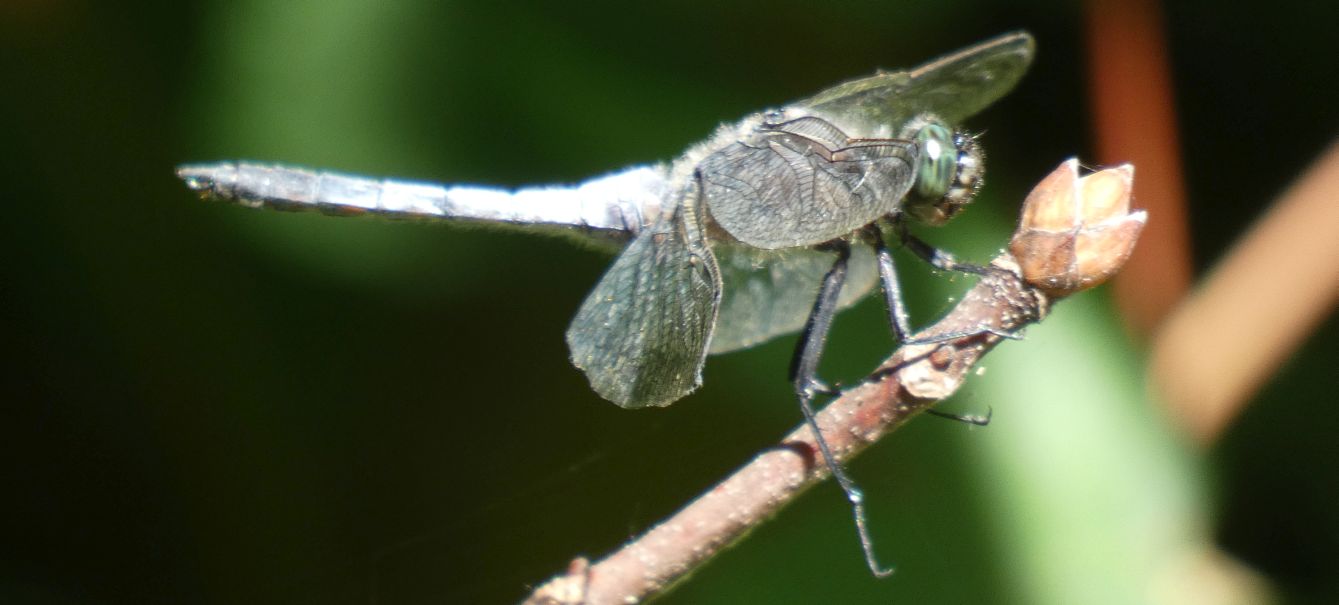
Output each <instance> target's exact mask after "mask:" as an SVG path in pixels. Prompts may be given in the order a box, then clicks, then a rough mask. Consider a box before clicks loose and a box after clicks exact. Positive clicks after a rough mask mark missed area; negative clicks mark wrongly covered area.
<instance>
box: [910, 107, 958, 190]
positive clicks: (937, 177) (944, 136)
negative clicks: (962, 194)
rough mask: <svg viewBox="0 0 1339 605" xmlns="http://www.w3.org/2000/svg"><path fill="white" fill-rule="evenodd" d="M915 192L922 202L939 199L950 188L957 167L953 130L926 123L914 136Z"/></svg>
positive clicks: (956, 151)
mask: <svg viewBox="0 0 1339 605" xmlns="http://www.w3.org/2000/svg"><path fill="white" fill-rule="evenodd" d="M916 149H917V150H918V151H920V159H919V160H918V161H917V163H916V193H917V194H919V195H920V196H921V197H924V198H926V199H935V198H940V197H943V196H944V195H945V194H947V193H948V190H949V187H951V186H952V185H953V179H954V176H955V175H954V173H955V172H956V171H957V167H958V149H957V147H955V146H954V145H953V131H951V130H949V129H948V128H946V127H944V126H943V125H941V124H926V125H925V127H924V128H921V129H920V131H919V132H917V133H916Z"/></svg>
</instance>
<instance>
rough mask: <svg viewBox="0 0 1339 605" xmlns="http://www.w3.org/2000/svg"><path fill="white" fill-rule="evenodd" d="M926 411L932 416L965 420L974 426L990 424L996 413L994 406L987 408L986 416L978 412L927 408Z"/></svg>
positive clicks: (959, 420) (964, 421)
mask: <svg viewBox="0 0 1339 605" xmlns="http://www.w3.org/2000/svg"><path fill="white" fill-rule="evenodd" d="M925 412H926V413H927V414H930V415H931V416H938V417H940V418H947V419H949V420H956V421H958V422H963V423H966V424H971V425H974V426H988V425H989V424H990V418H991V416H993V415H994V414H995V410H994V409H993V408H986V415H985V416H979V415H976V414H953V413H950V412H941V411H939V410H925Z"/></svg>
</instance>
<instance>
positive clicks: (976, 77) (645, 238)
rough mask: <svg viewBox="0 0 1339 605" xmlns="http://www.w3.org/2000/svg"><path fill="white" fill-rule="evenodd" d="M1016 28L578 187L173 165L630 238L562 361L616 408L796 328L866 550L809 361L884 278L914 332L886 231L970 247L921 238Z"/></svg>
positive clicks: (194, 176) (969, 140)
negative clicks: (965, 127) (714, 359)
mask: <svg viewBox="0 0 1339 605" xmlns="http://www.w3.org/2000/svg"><path fill="white" fill-rule="evenodd" d="M1033 49H1034V42H1033V39H1032V37H1031V36H1030V35H1029V34H1027V33H1026V32H1014V33H1009V34H1005V35H1002V36H999V37H996V38H993V39H991V40H987V41H985V42H982V43H979V44H976V45H974V46H971V47H968V48H965V49H962V50H958V51H956V52H953V53H950V54H948V55H945V56H943V57H940V58H937V59H934V60H932V61H929V62H927V63H924V64H922V65H920V66H918V67H915V68H911V69H906V70H896V71H880V72H877V73H875V74H874V75H871V76H868V77H864V78H860V79H855V80H851V81H848V82H844V83H841V84H838V85H836V86H833V87H831V88H828V89H826V90H823V91H821V92H819V93H817V94H815V95H814V96H811V97H809V98H806V99H802V100H799V101H795V102H792V103H788V104H785V105H782V106H780V107H777V108H773V109H767V110H763V111H759V112H756V113H754V114H751V115H748V116H746V117H744V118H743V119H742V120H740V121H739V122H737V123H734V124H725V125H722V126H720V127H719V128H718V129H717V130H716V132H715V133H714V134H713V135H712V136H711V137H709V138H708V139H707V140H705V141H703V142H701V143H699V144H697V145H694V146H692V147H690V148H688V149H687V151H685V152H684V154H683V155H682V156H680V157H679V158H678V159H676V160H674V161H672V162H668V163H662V164H657V165H652V166H635V167H631V168H627V169H624V170H622V171H618V172H615V173H612V174H609V175H606V176H602V177H597V178H593V179H591V180H589V181H586V182H584V183H581V184H578V185H574V186H566V187H563V186H550V187H527V188H521V189H516V190H503V189H497V188H489V187H476V186H468V185H440V184H433V183H424V182H413V181H402V180H394V179H375V178H366V177H361V176H354V175H348V174H342V173H338V172H331V171H319V170H309V169H304V168H298V167H291V166H287V165H282V164H267V163H256V162H248V161H228V162H217V163H208V164H188V165H182V166H179V167H178V169H177V174H178V176H179V177H180V178H181V179H183V180H184V182H185V184H186V185H187V186H188V187H189V188H190V189H192V190H194V191H196V192H197V193H199V194H200V195H201V196H202V197H204V198H206V199H214V200H221V201H228V202H235V203H238V204H241V205H244V206H249V207H255V208H276V209H284V210H317V211H323V212H327V213H331V214H341V215H357V214H365V215H376V216H384V217H406V218H429V219H442V220H447V221H472V222H482V223H489V224H498V225H521V226H547V227H556V228H560V229H564V230H567V231H571V232H575V233H577V234H580V235H583V236H589V237H594V238H601V239H610V238H612V239H615V240H618V241H622V242H626V245H625V247H624V248H623V249H622V251H621V253H619V254H618V256H617V258H616V259H615V260H614V262H613V264H612V265H611V266H610V267H609V269H608V270H607V271H606V272H605V274H604V276H603V277H602V278H601V279H600V281H599V282H598V283H597V284H596V286H595V288H594V289H593V290H592V291H591V292H590V294H589V295H588V296H587V297H586V299H585V301H584V302H583V303H582V304H581V306H580V307H579V309H578V310H577V312H576V316H575V318H574V319H573V320H572V323H571V325H570V326H569V327H568V329H567V333H566V340H567V344H568V347H569V350H570V352H571V361H572V363H573V364H574V365H575V366H576V367H577V368H579V369H580V370H581V371H582V372H584V373H585V375H586V377H587V378H588V379H589V382H590V385H591V387H592V388H593V389H594V391H595V392H596V393H598V394H599V395H600V396H602V397H604V398H605V399H608V400H609V401H612V402H613V403H615V404H617V405H619V406H622V407H625V408H644V407H653V406H665V405H669V404H670V403H673V402H675V401H677V400H679V399H681V398H683V397H684V396H686V395H688V394H689V393H691V392H693V391H694V390H696V389H697V388H698V387H699V386H700V385H701V384H702V370H703V366H704V364H705V361H706V357H707V356H708V355H710V354H718V353H725V352H729V351H734V350H738V349H744V348H747V347H750V346H753V345H756V344H758V343H761V342H764V341H766V340H769V339H771V338H774V337H777V336H780V335H784V334H789V333H794V332H796V331H801V338H800V339H799V342H798V344H797V346H796V350H795V354H794V356H793V358H792V363H791V367H790V372H789V376H790V380H791V382H792V385H793V387H794V389H795V393H796V397H797V399H798V400H799V402H800V407H801V410H802V411H803V413H804V416H805V419H806V422H807V423H808V424H809V426H810V428H811V429H812V431H813V434H814V436H815V437H816V442H817V444H818V446H819V449H820V450H821V453H822V454H823V457H824V459H825V461H826V462H827V465H828V467H829V469H830V470H831V471H832V475H833V476H834V478H835V479H836V480H837V482H838V483H839V485H840V486H841V487H842V489H843V490H844V491H845V493H846V495H847V497H848V500H849V501H850V502H851V504H852V506H853V508H854V513H855V517H856V526H857V528H858V531H859V537H860V542H861V545H862V547H863V549H864V553H865V558H866V562H867V563H868V564H869V566H870V569H871V570H872V571H873V572H874V573H875V574H876V575H880V576H882V575H886V574H888V573H890V572H891V570H889V569H884V568H883V567H881V566H880V565H879V564H878V562H877V560H876V559H875V557H874V551H873V546H872V540H871V539H870V538H869V536H868V533H867V531H866V529H865V526H866V524H865V522H864V509H863V505H862V502H863V495H862V493H861V492H860V490H859V488H858V487H857V486H856V485H855V483H854V482H853V481H852V480H851V479H850V478H849V477H848V476H847V475H846V473H845V472H844V471H843V470H842V468H841V465H840V464H838V463H837V462H836V461H835V459H834V458H833V456H832V453H831V451H830V450H829V448H828V447H827V443H826V441H825V440H824V439H823V437H822V434H821V433H820V432H819V430H818V426H817V423H816V420H815V414H814V411H813V401H814V400H815V398H816V397H818V396H820V395H824V394H831V393H834V392H835V389H833V388H831V387H829V386H828V385H826V384H825V383H823V382H822V381H821V380H820V379H819V378H818V376H817V369H818V362H819V359H820V357H821V353H822V349H823V347H824V343H825V342H826V339H827V333H828V330H829V327H830V326H831V323H832V320H833V317H834V315H835V314H836V313H837V311H839V310H840V309H842V308H845V307H847V306H850V305H852V304H854V303H855V302H857V301H858V300H860V299H861V298H863V297H864V296H865V295H866V294H868V293H869V292H870V291H871V290H872V289H873V288H874V286H875V284H876V283H881V284H882V290H883V293H884V297H885V302H886V304H887V306H888V314H889V323H890V326H891V329H892V332H893V337H894V339H895V340H897V341H902V342H909V340H908V335H909V334H910V333H911V329H910V319H909V317H908V314H907V311H906V307H905V304H904V303H903V302H902V296H901V290H900V287H899V285H898V280H897V275H896V270H895V267H894V265H893V262H892V256H891V253H890V251H889V246H888V244H887V240H886V236H885V231H891V232H892V233H894V234H895V235H896V237H897V239H898V240H900V242H901V243H902V244H903V245H904V246H905V247H906V248H907V249H908V250H910V251H912V252H913V253H915V254H916V255H917V256H919V257H921V258H922V259H924V260H925V261H927V262H929V263H930V264H931V265H933V266H935V267H937V268H939V269H943V270H953V271H960V272H966V273H981V272H983V271H986V269H984V268H981V267H977V266H975V265H971V264H967V263H961V262H958V261H957V260H956V259H954V258H953V256H952V255H951V254H948V253H946V252H943V251H940V250H938V249H937V248H934V247H933V246H931V245H929V244H927V243H925V242H924V241H922V240H920V239H919V238H917V237H915V236H914V235H912V234H911V233H910V232H909V230H908V228H907V224H908V223H909V222H915V223H921V224H927V225H942V224H943V223H945V222H947V221H948V219H950V218H952V217H953V216H954V215H955V214H957V213H958V212H959V211H960V210H962V209H963V208H964V207H965V206H966V205H967V204H968V203H969V202H971V201H972V199H973V197H974V196H975V195H976V194H977V192H978V190H979V189H980V187H981V185H982V183H983V177H984V172H985V163H984V160H985V156H984V151H983V150H982V148H981V145H980V142H979V141H978V139H977V137H976V136H974V135H972V134H970V133H967V132H965V131H962V130H959V129H958V125H959V124H960V123H961V122H962V121H963V120H965V119H967V118H968V117H970V116H972V115H974V114H976V113H977V112H979V111H981V110H982V109H985V108H986V107H987V106H989V105H990V104H992V103H994V102H995V101H996V100H998V99H999V98H1001V97H1003V96H1004V95H1005V94H1007V93H1008V92H1009V91H1010V90H1011V89H1013V88H1014V86H1015V85H1016V84H1017V82H1018V81H1019V80H1020V79H1021V78H1022V76H1023V74H1024V73H1025V72H1026V70H1027V68H1028V66H1029V64H1030V63H1031V59H1032V55H1033Z"/></svg>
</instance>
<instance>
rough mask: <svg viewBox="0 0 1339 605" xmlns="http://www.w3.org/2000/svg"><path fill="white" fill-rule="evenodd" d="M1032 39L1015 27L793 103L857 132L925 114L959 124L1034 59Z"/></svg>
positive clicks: (1012, 82) (881, 133) (883, 134)
mask: <svg viewBox="0 0 1339 605" xmlns="http://www.w3.org/2000/svg"><path fill="white" fill-rule="evenodd" d="M1033 49H1034V42H1033V40H1032V36H1031V35H1029V34H1027V33H1026V32H1014V33H1011V34H1005V35H1003V36H1000V37H998V38H995V39H992V40H987V41H985V42H982V43H980V44H977V45H975V46H970V47H968V48H964V49H962V50H960V51H957V52H955V53H952V54H949V55H946V56H943V57H940V58H938V59H935V60H934V61H930V62H929V63H926V64H924V65H921V66H919V67H916V68H915V69H911V70H907V71H894V72H885V73H879V74H876V75H873V76H870V77H868V78H862V79H859V80H852V81H850V82H846V83H845V84H839V85H837V86H834V87H832V88H829V89H827V90H825V91H823V92H820V93H818V94H817V95H814V96H813V97H810V98H808V99H805V100H803V101H800V102H798V103H795V105H799V106H802V107H805V108H807V109H808V110H809V111H810V112H811V113H812V114H813V115H817V116H819V117H823V118H826V119H828V120H830V121H832V122H833V123H835V124H837V125H838V126H840V127H842V128H843V129H845V130H846V131H847V133H848V134H851V135H853V136H862V137H869V136H881V137H888V136H897V134H898V133H897V132H896V131H894V132H891V133H889V132H886V131H881V127H882V128H884V129H886V128H887V127H889V126H891V127H893V128H900V127H901V125H902V124H905V123H907V121H908V120H910V119H911V118H913V117H915V116H916V115H918V114H922V113H931V114H934V115H936V116H938V117H939V118H941V119H943V120H944V121H946V122H948V123H949V124H957V123H958V122H961V121H962V120H964V119H966V118H968V117H970V116H971V115H973V114H975V113H977V112H979V111H981V110H982V109H985V108H986V107H987V106H989V105H990V104H991V103H994V102H995V101H996V100H998V99H999V98H1000V97H1003V96H1004V95H1005V94H1007V93H1008V92H1009V91H1010V90H1012V89H1013V87H1014V85H1016V84H1017V83H1018V80H1019V79H1020V78H1022V77H1023V73H1024V72H1026V71H1027V68H1028V65H1030V64H1031V63H1032V53H1033Z"/></svg>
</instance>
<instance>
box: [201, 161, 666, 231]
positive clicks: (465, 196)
mask: <svg viewBox="0 0 1339 605" xmlns="http://www.w3.org/2000/svg"><path fill="white" fill-rule="evenodd" d="M177 176H179V177H181V179H182V180H183V181H185V182H186V185H187V186H188V187H190V188H191V189H193V190H195V191H196V192H198V193H199V194H200V195H201V197H204V198H206V199H214V200H220V201H228V202H236V203H238V204H241V205H244V206H248V207H252V208H277V209H282V210H308V209H310V210H318V211H322V212H327V213H333V214H360V213H364V212H369V213H377V214H385V215H388V216H402V217H423V218H439V219H455V220H478V221H489V222H500V223H513V224H522V225H560V226H572V227H584V228H590V229H603V230H614V231H625V232H633V233H635V232H637V231H639V230H640V229H641V228H642V227H643V226H644V225H645V224H646V222H647V221H648V220H650V219H651V218H654V217H655V216H656V213H658V212H659V211H660V208H661V207H662V205H664V204H665V203H666V197H665V196H666V193H667V192H668V190H669V186H668V183H667V178H668V177H667V175H666V173H665V171H664V170H663V169H661V168H657V167H636V168H630V169H627V170H624V171H622V172H618V173H614V174H611V175H608V176H605V177H600V178H596V179H591V180H589V181H587V182H585V183H583V184H582V185H579V186H575V187H561V186H560V187H530V188H523V189H518V190H515V191H509V190H506V189H501V188H492V187H469V186H444V185H434V184H431V183H420V182H414V181H401V180H395V179H374V178H367V177H360V176H354V175H348V174H343V173H339V172H330V171H318V170H309V169H305V168H297V167H292V166H285V165H280V164H261V163H254V162H218V163H213V164H190V165H185V166H180V167H178V168H177Z"/></svg>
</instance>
